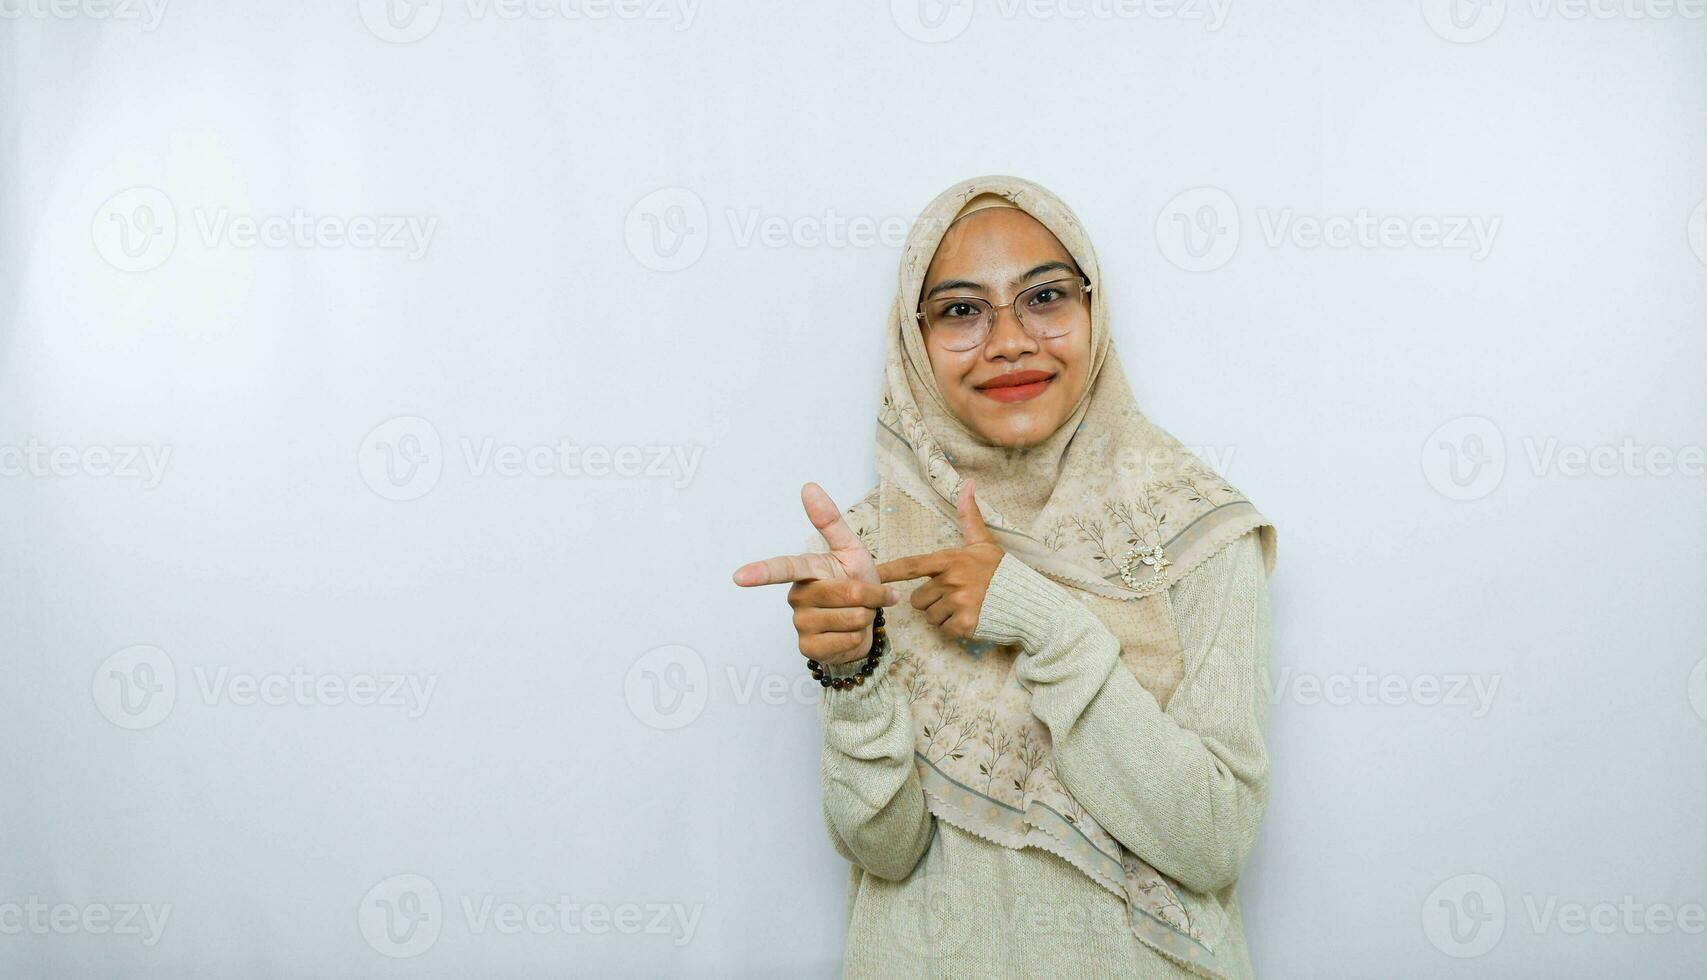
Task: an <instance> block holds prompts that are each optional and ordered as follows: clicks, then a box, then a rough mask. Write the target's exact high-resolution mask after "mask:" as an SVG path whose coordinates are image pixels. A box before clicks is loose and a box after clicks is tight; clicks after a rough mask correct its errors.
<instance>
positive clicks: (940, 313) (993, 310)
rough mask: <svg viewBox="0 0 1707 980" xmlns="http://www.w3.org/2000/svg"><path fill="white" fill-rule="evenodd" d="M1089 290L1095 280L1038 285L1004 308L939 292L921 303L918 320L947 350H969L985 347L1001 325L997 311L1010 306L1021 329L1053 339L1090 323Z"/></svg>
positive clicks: (1051, 282)
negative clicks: (1087, 312)
mask: <svg viewBox="0 0 1707 980" xmlns="http://www.w3.org/2000/svg"><path fill="white" fill-rule="evenodd" d="M1090 291H1091V283H1090V280H1088V279H1083V278H1077V279H1055V280H1052V281H1050V282H1043V283H1038V284H1037V285H1035V286H1032V287H1030V288H1028V289H1026V290H1024V291H1023V292H1021V293H1020V294H1019V295H1018V296H1015V297H1014V301H1013V302H1012V303H1003V304H1002V305H1001V306H992V305H990V302H989V301H988V300H983V299H979V298H978V297H976V296H938V297H936V298H935V299H929V300H926V301H924V302H923V303H920V304H919V312H917V313H915V314H913V319H915V320H923V321H924V323H925V326H927V327H929V328H930V331H931V339H932V340H933V341H935V342H937V343H939V344H941V345H942V346H943V347H944V348H945V349H947V350H951V351H969V350H973V349H975V348H978V347H981V346H983V344H984V341H985V340H987V339H988V338H989V336H990V331H991V330H992V329H994V328H995V326H996V314H997V313H999V312H1000V311H1002V310H1004V309H1006V308H1007V307H1010V306H1011V307H1013V310H1014V319H1016V320H1018V321H1019V325H1020V329H1022V330H1024V331H1025V332H1026V333H1028V334H1030V335H1031V336H1032V337H1035V338H1036V339H1038V340H1053V339H1055V338H1056V337H1063V336H1066V335H1067V334H1069V333H1071V332H1072V331H1073V328H1075V327H1077V326H1079V325H1080V324H1082V323H1084V322H1085V316H1084V300H1085V297H1086V296H1088V295H1090Z"/></svg>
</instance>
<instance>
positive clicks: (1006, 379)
mask: <svg viewBox="0 0 1707 980" xmlns="http://www.w3.org/2000/svg"><path fill="white" fill-rule="evenodd" d="M1053 380H1055V375H1053V374H1050V373H1049V372H1048V371H1014V372H1013V373H1011V374H1002V375H997V376H996V377H994V378H991V379H990V380H988V381H986V382H984V383H983V384H981V385H978V386H977V388H978V393H979V394H981V395H983V396H984V397H986V398H991V399H994V400H996V401H999V402H1023V401H1027V400H1029V399H1032V398H1036V397H1037V396H1038V395H1041V394H1043V392H1044V390H1045V389H1046V388H1048V387H1049V382H1051V381H1053Z"/></svg>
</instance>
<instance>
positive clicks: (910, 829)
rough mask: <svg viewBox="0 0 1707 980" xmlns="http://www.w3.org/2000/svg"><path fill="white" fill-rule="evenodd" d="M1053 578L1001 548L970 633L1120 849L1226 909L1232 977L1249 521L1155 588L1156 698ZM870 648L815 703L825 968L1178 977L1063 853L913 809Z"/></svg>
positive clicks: (1259, 722) (1258, 636)
mask: <svg viewBox="0 0 1707 980" xmlns="http://www.w3.org/2000/svg"><path fill="white" fill-rule="evenodd" d="M903 594H905V593H903ZM1073 595H1074V594H1073V593H1072V592H1070V591H1068V590H1066V589H1064V588H1062V587H1061V586H1059V585H1057V584H1056V583H1054V582H1052V581H1050V580H1049V579H1047V578H1045V577H1043V576H1042V575H1040V574H1038V573H1037V572H1036V571H1034V570H1032V569H1031V568H1029V567H1028V566H1026V565H1025V564H1023V563H1022V562H1020V561H1019V560H1018V559H1016V558H1014V557H1013V556H1012V555H1008V556H1006V557H1004V558H1003V559H1002V562H1001V564H1000V565H999V566H998V567H997V570H996V574H995V577H994V578H993V579H992V580H991V582H990V589H989V593H988V594H987V595H986V597H985V599H984V605H983V608H982V609H981V610H980V613H979V623H978V631H977V633H976V637H977V638H978V639H986V640H992V641H995V642H999V643H1018V644H1020V645H1021V647H1022V648H1023V650H1024V652H1025V655H1024V656H1022V657H1021V658H1020V659H1019V661H1017V665H1016V668H1015V669H1016V672H1017V673H1018V676H1019V679H1020V681H1021V683H1023V684H1024V685H1026V686H1027V687H1028V688H1030V690H1031V698H1032V700H1031V708H1032V713H1033V714H1034V715H1036V716H1037V718H1038V719H1039V720H1040V721H1042V722H1043V724H1044V725H1046V726H1047V727H1048V729H1049V734H1050V737H1051V739H1052V740H1053V742H1054V765H1055V768H1056V772H1057V774H1058V775H1059V776H1060V778H1061V780H1062V782H1063V783H1064V784H1065V785H1066V786H1067V787H1068V789H1069V790H1070V791H1071V792H1072V793H1073V796H1074V798H1075V799H1077V800H1078V801H1079V803H1080V804H1081V805H1083V806H1084V808H1085V810H1086V811H1087V812H1089V813H1090V814H1091V815H1092V816H1093V817H1095V818H1096V820H1097V822H1098V823H1099V824H1101V825H1102V826H1103V827H1104V828H1106V829H1107V830H1108V831H1109V833H1111V834H1113V835H1114V837H1115V838H1116V839H1118V840H1119V841H1120V842H1121V843H1122V844H1124V845H1126V847H1127V848H1128V849H1129V850H1131V851H1132V852H1133V853H1135V854H1138V855H1139V856H1141V857H1143V858H1144V859H1145V860H1146V861H1148V862H1150V864H1152V865H1154V866H1155V867H1156V868H1157V869H1158V870H1160V871H1161V872H1163V873H1164V874H1166V875H1168V876H1169V877H1170V878H1172V879H1174V880H1175V881H1176V882H1178V883H1179V884H1180V885H1181V886H1182V887H1184V888H1187V889H1190V890H1192V891H1194V892H1197V893H1199V894H1200V895H1203V896H1207V897H1208V898H1209V899H1210V900H1212V901H1215V902H1218V903H1219V904H1220V905H1221V906H1222V908H1223V909H1225V910H1226V912H1227V915H1228V919H1229V922H1230V925H1229V927H1228V931H1227V935H1226V937H1225V938H1224V939H1223V940H1222V941H1221V944H1220V948H1219V949H1218V950H1217V952H1218V953H1220V954H1221V955H1222V956H1223V958H1224V962H1225V963H1226V964H1227V967H1228V970H1229V975H1230V976H1231V977H1248V976H1250V974H1251V968H1250V962H1249V956H1248V954H1247V952H1246V949H1245V938H1244V929H1243V926H1242V923H1241V920H1240V917H1239V905H1238V898H1237V896H1236V895H1235V894H1234V885H1235V883H1236V881H1237V879H1238V875H1239V869H1240V867H1241V866H1242V865H1243V863H1244V860H1245V856H1246V854H1247V853H1248V852H1249V850H1250V848H1251V845H1252V843H1253V842H1254V841H1255V839H1256V834H1257V827H1258V824H1259V823H1260V822H1261V819H1262V814H1263V809H1264V806H1265V804H1266V801H1267V796H1268V753H1267V750H1266V748H1265V747H1264V743H1263V730H1264V728H1265V726H1266V724H1267V719H1268V633H1269V621H1268V583H1267V579H1266V577H1265V575H1264V572H1263V560H1262V552H1261V548H1260V546H1259V544H1258V542H1257V534H1256V532H1254V531H1253V532H1251V533H1249V534H1247V535H1245V536H1244V537H1242V538H1240V539H1239V540H1238V541H1236V542H1234V543H1233V544H1232V545H1230V546H1229V547H1227V548H1226V549H1224V550H1223V551H1222V552H1221V553H1220V554H1219V555H1217V556H1216V557H1215V558H1213V559H1211V560H1210V561H1208V562H1206V563H1204V564H1203V565H1202V566H1200V567H1199V568H1198V569H1196V570H1195V571H1193V572H1192V573H1191V574H1189V575H1188V576H1186V577H1185V578H1184V579H1183V580H1182V581H1180V582H1178V583H1176V584H1174V585H1173V586H1172V587H1171V588H1170V589H1169V591H1168V593H1167V595H1168V602H1169V604H1170V606H1171V607H1172V609H1173V613H1174V617H1175V621H1176V622H1177V623H1178V629H1179V633H1180V639H1181V645H1182V647H1183V649H1184V651H1185V675H1184V678H1183V679H1182V680H1181V682H1180V685H1179V687H1178V688H1177V689H1176V690H1175V691H1174V694H1173V696H1172V697H1171V698H1170V699H1169V703H1168V706H1167V710H1165V711H1164V710H1163V709H1162V708H1161V707H1159V706H1158V705H1157V703H1156V699H1155V698H1154V697H1153V696H1152V695H1151V694H1150V693H1149V692H1148V691H1146V690H1145V689H1144V688H1143V687H1142V686H1140V685H1139V683H1138V681H1137V679H1136V678H1134V677H1133V676H1132V673H1131V671H1129V670H1126V669H1124V668H1121V665H1120V664H1119V662H1118V660H1117V657H1118V655H1119V645H1118V642H1117V641H1116V640H1115V638H1114V636H1113V634H1111V633H1110V632H1109V631H1108V629H1107V628H1106V627H1105V626H1103V624H1102V622H1101V621H1100V620H1098V619H1097V618H1096V617H1095V616H1094V615H1092V614H1091V612H1090V611H1089V610H1088V609H1086V608H1085V607H1084V606H1083V605H1081V604H1080V603H1079V602H1077V601H1075V599H1074V598H1073ZM885 663H886V661H879V666H878V667H877V669H876V670H875V672H874V673H873V674H872V675H871V677H870V678H869V679H868V681H867V682H866V683H865V684H864V685H861V686H859V687H852V688H848V689H846V690H843V691H835V690H829V689H826V690H825V692H824V701H823V705H822V709H821V711H822V717H823V722H824V749H823V757H822V771H823V784H824V820H825V823H826V825H827V826H828V828H829V832H830V839H831V841H832V842H833V843H834V845H835V847H836V850H837V851H838V852H840V853H841V855H842V856H843V857H845V858H847V859H848V860H849V861H850V862H852V864H853V867H852V869H851V873H850V876H849V880H848V931H847V950H846V954H845V958H844V961H843V973H844V976H846V977H849V978H853V977H876V978H883V980H891V978H899V977H979V978H983V977H1009V976H1061V977H1068V976H1071V977H1117V976H1118V977H1188V976H1191V974H1189V973H1187V972H1186V971H1185V970H1183V969H1182V968H1180V967H1178V966H1175V965H1174V964H1172V963H1170V962H1168V961H1167V960H1165V959H1164V958H1162V957H1161V956H1160V955H1158V954H1157V953H1155V952H1153V951H1152V950H1150V949H1149V947H1147V946H1145V945H1143V944H1142V943H1140V942H1139V941H1138V939H1137V938H1135V937H1134V936H1133V935H1132V933H1131V931H1130V929H1129V928H1128V926H1127V924H1126V918H1125V916H1126V907H1125V903H1124V902H1123V901H1122V900H1121V899H1120V898H1118V897H1117V896H1115V895H1114V894H1112V893H1110V892H1109V891H1107V890H1105V889H1103V888H1101V887H1099V886H1098V885H1097V884H1095V883H1094V882H1092V881H1091V880H1090V879H1089V878H1087V877H1086V876H1085V875H1083V874H1082V873H1080V872H1079V871H1077V870H1076V869H1074V868H1073V867H1072V866H1071V865H1069V864H1068V863H1067V862H1065V861H1063V860H1062V859H1060V858H1058V857H1056V856H1055V855H1053V854H1050V853H1048V852H1045V851H1040V850H1036V849H1033V848H1027V849H1024V850H1018V851H1016V850H1012V849H1009V848H1005V847H1001V846H999V845H996V844H993V843H991V842H989V841H986V840H984V839H983V838H980V837H977V836H974V835H972V834H969V833H966V832H965V831H962V830H961V829H959V828H957V827H955V826H953V825H951V824H948V823H945V822H942V821H938V820H937V819H935V818H934V817H933V816H932V815H931V814H930V812H929V811H928V810H927V809H926V808H925V798H924V791H923V789H922V788H921V786H920V784H919V776H918V773H917V771H916V769H915V768H914V763H913V721H912V717H911V708H910V706H909V704H908V702H907V698H906V694H905V692H904V691H902V690H900V689H899V687H898V686H897V685H893V684H891V683H889V680H888V677H887V670H886V668H885V666H883V665H884V664H885Z"/></svg>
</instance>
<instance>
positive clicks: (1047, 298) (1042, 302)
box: [1031, 286, 1067, 306]
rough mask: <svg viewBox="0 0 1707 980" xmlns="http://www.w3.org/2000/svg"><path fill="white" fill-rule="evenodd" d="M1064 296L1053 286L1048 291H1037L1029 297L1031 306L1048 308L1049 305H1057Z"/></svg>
mask: <svg viewBox="0 0 1707 980" xmlns="http://www.w3.org/2000/svg"><path fill="white" fill-rule="evenodd" d="M1066 295H1067V294H1066V293H1063V292H1062V291H1061V290H1059V289H1056V288H1055V287H1054V286H1050V287H1049V288H1048V289H1039V290H1038V291H1037V292H1035V293H1033V294H1032V295H1031V305H1032V306H1048V305H1049V304H1050V303H1059V302H1061V300H1062V298H1063V297H1065V296H1066Z"/></svg>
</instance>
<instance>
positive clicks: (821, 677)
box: [818, 674, 830, 687]
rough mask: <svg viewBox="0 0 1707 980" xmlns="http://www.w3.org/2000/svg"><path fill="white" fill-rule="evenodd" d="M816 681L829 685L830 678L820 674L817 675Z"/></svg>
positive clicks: (825, 685)
mask: <svg viewBox="0 0 1707 980" xmlns="http://www.w3.org/2000/svg"><path fill="white" fill-rule="evenodd" d="M818 683H819V684H821V685H823V686H824V687H829V686H830V678H828V677H825V676H823V675H821V674H820V675H819V676H818Z"/></svg>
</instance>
